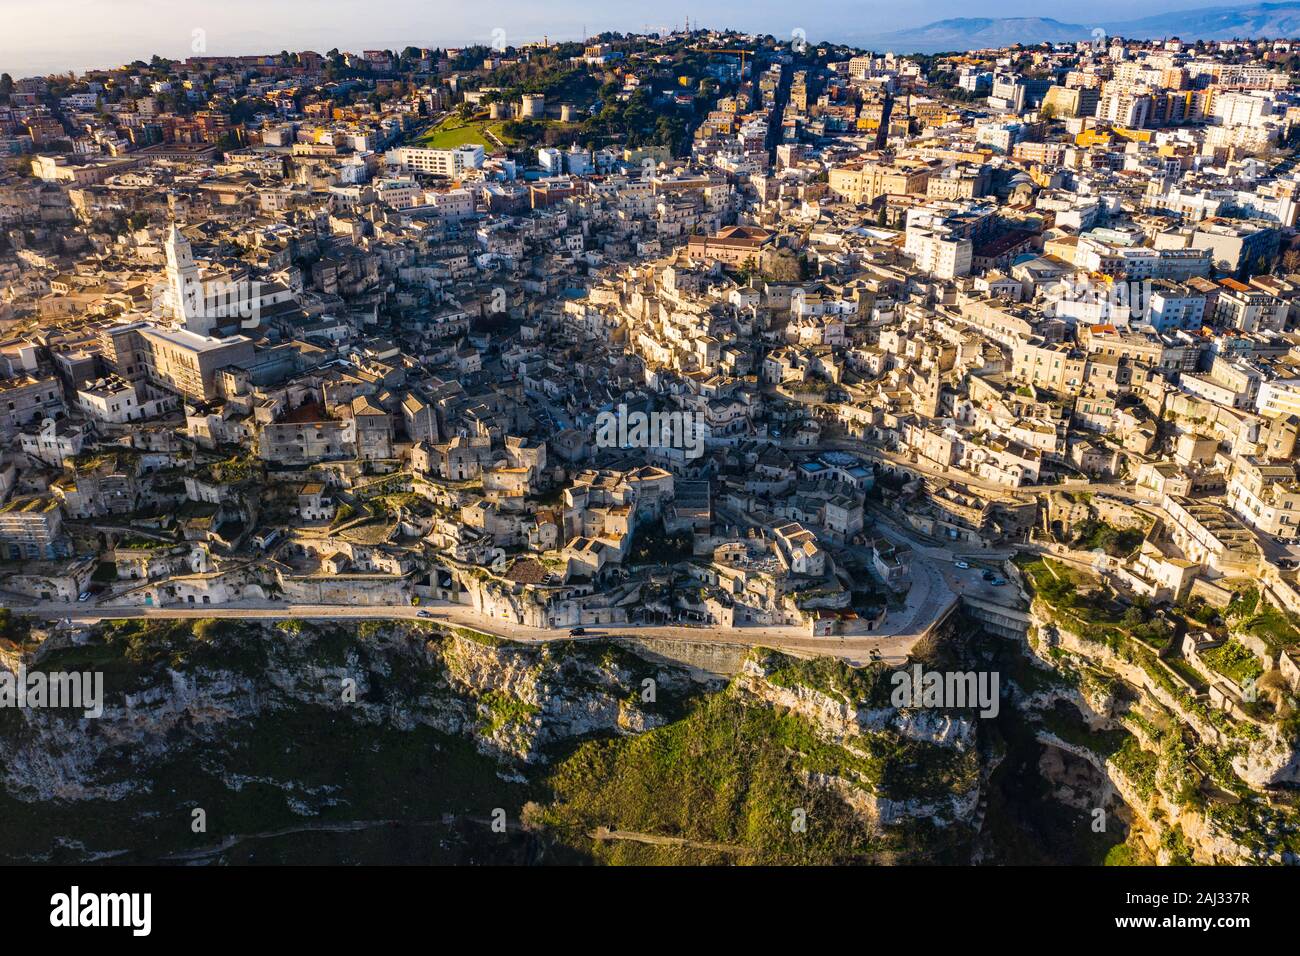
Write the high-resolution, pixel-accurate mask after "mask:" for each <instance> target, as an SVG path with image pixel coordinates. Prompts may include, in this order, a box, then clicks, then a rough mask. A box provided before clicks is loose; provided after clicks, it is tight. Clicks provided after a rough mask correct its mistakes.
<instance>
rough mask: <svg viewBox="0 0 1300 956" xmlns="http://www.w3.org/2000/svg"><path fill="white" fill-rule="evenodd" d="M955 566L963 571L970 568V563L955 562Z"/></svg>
mask: <svg viewBox="0 0 1300 956" xmlns="http://www.w3.org/2000/svg"><path fill="white" fill-rule="evenodd" d="M956 565H957V567H959V568H962V569H963V570H964V569H966V568H969V567H970V562H969V561H957V562H956Z"/></svg>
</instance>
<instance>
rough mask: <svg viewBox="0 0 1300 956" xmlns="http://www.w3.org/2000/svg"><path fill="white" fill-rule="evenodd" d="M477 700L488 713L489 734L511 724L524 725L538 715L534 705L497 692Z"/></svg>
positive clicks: (538, 711)
mask: <svg viewBox="0 0 1300 956" xmlns="http://www.w3.org/2000/svg"><path fill="white" fill-rule="evenodd" d="M479 700H480V701H481V702H482V703H483V705H484V706H485V707H486V708H487V711H488V723H487V728H486V730H487V732H488V733H489V734H492V733H496V731H498V730H499V729H501V728H502V727H506V726H509V725H511V724H526V723H528V722H529V721H530V720H532V718H533V717H534V716H536V715H537V714H538V713H540V708H538V707H537V706H536V705H535V704H529V703H525V702H524V701H522V700H519V699H518V698H516V697H511V696H510V695H509V694H504V693H502V692H501V691H497V690H490V691H488V692H487V693H485V694H484V695H483V696H482V697H480V698H479Z"/></svg>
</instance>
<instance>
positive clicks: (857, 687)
mask: <svg viewBox="0 0 1300 956" xmlns="http://www.w3.org/2000/svg"><path fill="white" fill-rule="evenodd" d="M756 653H758V654H760V655H762V656H761V657H760V660H759V662H760V663H761V664H762V665H763V667H764V668H765V669H766V670H767V671H768V675H767V679H768V681H769V682H770V683H772V684H775V685H777V686H778V687H788V688H793V687H808V688H811V689H812V690H816V691H819V692H821V693H823V694H825V695H826V696H828V697H831V698H834V699H835V700H838V701H840V702H842V703H845V704H851V705H853V706H855V707H856V706H859V705H862V706H867V707H888V706H889V697H890V692H891V685H890V680H889V676H890V674H891V673H892V670H891V669H890V668H888V667H886V666H885V665H884V664H873V665H868V666H866V667H850V666H849V665H848V664H846V663H844V661H842V660H840V659H839V658H837V657H814V658H803V657H794V656H792V655H790V654H781V653H779V652H777V651H769V650H767V649H766V648H763V649H760V650H759V651H757V652H756Z"/></svg>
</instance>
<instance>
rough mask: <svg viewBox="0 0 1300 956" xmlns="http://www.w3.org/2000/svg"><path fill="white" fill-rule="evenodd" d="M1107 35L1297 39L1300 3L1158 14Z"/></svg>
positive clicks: (1115, 26)
mask: <svg viewBox="0 0 1300 956" xmlns="http://www.w3.org/2000/svg"><path fill="white" fill-rule="evenodd" d="M1106 29H1107V32H1109V33H1115V34H1119V35H1120V36H1126V37H1133V38H1134V39H1137V40H1146V39H1150V38H1152V37H1172V36H1176V37H1180V38H1182V39H1187V40H1231V39H1234V38H1237V37H1241V38H1247V37H1256V38H1265V39H1272V38H1276V37H1295V36H1300V3H1253V4H1251V5H1250V6H1246V7H1204V8H1202V9H1199V10H1183V11H1181V12H1178V13H1161V14H1157V15H1155V16H1151V17H1143V18H1142V19H1140V20H1127V21H1124V22H1123V23H1115V24H1111V25H1109V26H1107V28H1106Z"/></svg>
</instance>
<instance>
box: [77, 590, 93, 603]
mask: <svg viewBox="0 0 1300 956" xmlns="http://www.w3.org/2000/svg"><path fill="white" fill-rule="evenodd" d="M77 600H78V601H89V600H90V592H89V591H82V592H81V593H80V594H78V595H77Z"/></svg>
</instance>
